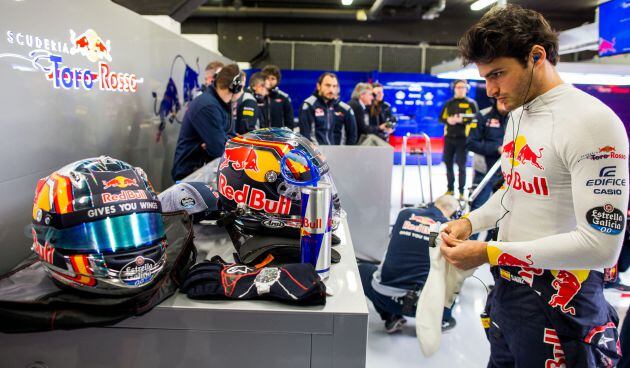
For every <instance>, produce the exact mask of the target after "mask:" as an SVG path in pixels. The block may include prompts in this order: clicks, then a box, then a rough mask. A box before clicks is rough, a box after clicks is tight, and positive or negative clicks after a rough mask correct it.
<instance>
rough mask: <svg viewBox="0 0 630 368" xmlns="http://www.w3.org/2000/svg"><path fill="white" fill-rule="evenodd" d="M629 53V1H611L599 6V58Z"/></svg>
mask: <svg viewBox="0 0 630 368" xmlns="http://www.w3.org/2000/svg"><path fill="white" fill-rule="evenodd" d="M626 52H630V1H629V0H611V1H609V2H607V3H604V4H602V5H600V6H599V56H611V55H617V54H623V53H626Z"/></svg>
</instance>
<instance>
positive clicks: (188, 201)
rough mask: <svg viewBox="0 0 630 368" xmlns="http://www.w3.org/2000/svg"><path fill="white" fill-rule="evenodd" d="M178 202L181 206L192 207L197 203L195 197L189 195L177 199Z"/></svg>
mask: <svg viewBox="0 0 630 368" xmlns="http://www.w3.org/2000/svg"><path fill="white" fill-rule="evenodd" d="M179 203H180V204H181V205H182V207H183V208H192V207H195V205H196V204H197V202H195V199H194V198H191V197H184V198H182V200H181V201H179Z"/></svg>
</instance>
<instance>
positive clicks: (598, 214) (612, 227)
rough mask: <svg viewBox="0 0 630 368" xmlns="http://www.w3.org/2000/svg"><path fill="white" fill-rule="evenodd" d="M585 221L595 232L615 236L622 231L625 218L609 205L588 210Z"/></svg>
mask: <svg viewBox="0 0 630 368" xmlns="http://www.w3.org/2000/svg"><path fill="white" fill-rule="evenodd" d="M586 221H587V222H588V223H589V225H591V227H593V228H594V229H596V230H597V231H600V232H602V233H604V234H609V235H617V234H619V233H621V231H622V230H623V227H624V223H625V218H624V216H623V212H621V211H620V210H619V209H617V208H615V207H613V205H611V204H606V205H604V206H601V207H595V208H591V209H590V210H588V212H587V213H586Z"/></svg>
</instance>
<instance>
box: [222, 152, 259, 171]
mask: <svg viewBox="0 0 630 368" xmlns="http://www.w3.org/2000/svg"><path fill="white" fill-rule="evenodd" d="M230 164H232V168H233V169H234V170H253V171H255V172H258V155H257V154H256V150H254V149H252V148H249V147H235V148H226V149H225V152H224V153H223V162H221V165H219V170H223V169H225V168H226V167H227V166H228V165H230Z"/></svg>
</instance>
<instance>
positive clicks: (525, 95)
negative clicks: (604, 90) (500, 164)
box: [492, 54, 540, 241]
mask: <svg viewBox="0 0 630 368" xmlns="http://www.w3.org/2000/svg"><path fill="white" fill-rule="evenodd" d="M533 60H534V62H533V63H532V71H531V74H530V76H529V83H528V85H527V90H526V91H525V94H524V96H523V98H522V100H523V103H522V104H521V106H523V109H522V110H521V115H520V116H519V117H518V123H517V124H516V125H517V127H516V134H514V116H513V114H512V112H511V111H510V119H512V142H514V141H515V140H516V137H518V133H519V131H520V129H521V119H522V118H523V113H524V112H525V110H527V109H528V107H527V106H525V100H526V99H527V95H528V94H529V90H530V88H531V87H532V81H533V79H534V67H535V66H536V63H537V62H538V60H540V54H534V57H533ZM513 146H514V147H513V148H512V159H511V160H512V162H511V164H510V178H514V159H515V157H516V144H514V145H513ZM512 180H513V179H512ZM511 188H512V184H511V183H508V187H507V189H506V190H505V192H503V195H502V196H501V207H502V208H503V210H504V211H505V212H503V215H502V216H501V217H500V218H499V219H498V220H497V222H496V223H495V224H494V228H495V229H498V227H499V222H500V221H501V220H503V218H505V216H507V214H508V213H510V210H508V209H507V208H506V207H505V206H504V205H503V199H504V198H505V195H506V194H507V193H508V191H509V190H510V189H511ZM498 236H499V231H498V230H497V231H495V232H494V236H493V239H492V240H494V241H497V237H498Z"/></svg>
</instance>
